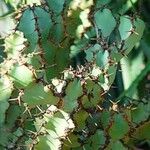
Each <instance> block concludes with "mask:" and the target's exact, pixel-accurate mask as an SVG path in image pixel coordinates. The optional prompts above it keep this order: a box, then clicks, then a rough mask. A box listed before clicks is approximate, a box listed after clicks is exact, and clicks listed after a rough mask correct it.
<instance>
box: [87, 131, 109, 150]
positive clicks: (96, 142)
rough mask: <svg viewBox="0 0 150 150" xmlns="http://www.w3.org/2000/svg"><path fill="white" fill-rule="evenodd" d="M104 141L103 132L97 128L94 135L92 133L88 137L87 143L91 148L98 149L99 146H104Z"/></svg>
mask: <svg viewBox="0 0 150 150" xmlns="http://www.w3.org/2000/svg"><path fill="white" fill-rule="evenodd" d="M105 141H106V138H105V135H104V132H103V131H101V130H100V129H99V130H97V131H96V133H95V134H94V135H92V136H91V137H90V138H89V139H88V145H89V147H90V148H91V149H94V150H99V148H100V147H102V146H104V144H105ZM85 148H86V145H85Z"/></svg>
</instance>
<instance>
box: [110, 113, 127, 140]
mask: <svg viewBox="0 0 150 150" xmlns="http://www.w3.org/2000/svg"><path fill="white" fill-rule="evenodd" d="M128 131H129V125H128V123H127V121H126V120H125V119H124V118H123V116H122V115H121V114H115V115H114V120H113V122H112V126H111V127H110V129H109V135H110V136H111V138H112V140H113V141H116V140H119V139H121V138H123V137H124V136H125V134H127V132H128Z"/></svg>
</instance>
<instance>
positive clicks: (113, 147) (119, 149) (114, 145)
mask: <svg viewBox="0 0 150 150" xmlns="http://www.w3.org/2000/svg"><path fill="white" fill-rule="evenodd" d="M106 150H127V148H125V147H124V146H123V144H122V143H121V142H120V141H116V142H113V141H111V142H110V144H109V145H108V147H107V148H106Z"/></svg>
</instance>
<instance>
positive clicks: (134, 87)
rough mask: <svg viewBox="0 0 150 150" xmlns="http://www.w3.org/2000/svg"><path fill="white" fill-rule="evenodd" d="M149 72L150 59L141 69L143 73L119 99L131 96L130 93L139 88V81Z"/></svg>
mask: <svg viewBox="0 0 150 150" xmlns="http://www.w3.org/2000/svg"><path fill="white" fill-rule="evenodd" d="M148 72H150V61H149V62H148V63H147V64H146V66H145V68H144V69H143V70H142V71H141V73H140V74H139V75H138V76H137V78H136V79H135V80H134V81H133V82H132V84H131V85H130V86H129V88H128V89H127V90H125V91H124V92H123V93H122V94H121V95H120V96H119V97H118V98H117V100H121V99H122V98H123V97H124V96H130V93H132V91H133V90H134V89H136V88H137V86H138V84H139V82H140V81H141V80H142V79H143V78H144V77H145V76H146V75H147V73H148Z"/></svg>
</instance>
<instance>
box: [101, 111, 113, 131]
mask: <svg viewBox="0 0 150 150" xmlns="http://www.w3.org/2000/svg"><path fill="white" fill-rule="evenodd" d="M100 119H101V123H102V126H103V128H104V129H106V128H107V127H108V125H109V122H110V119H111V114H110V112H109V111H103V112H102V113H101V117H100Z"/></svg>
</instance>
